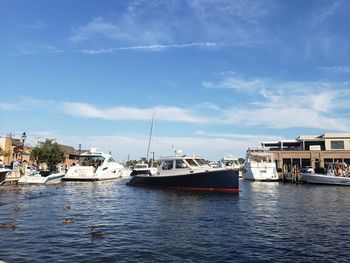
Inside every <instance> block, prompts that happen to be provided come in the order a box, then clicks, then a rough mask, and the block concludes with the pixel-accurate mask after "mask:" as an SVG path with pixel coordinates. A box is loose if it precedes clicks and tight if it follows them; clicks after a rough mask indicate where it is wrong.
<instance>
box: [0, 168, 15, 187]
mask: <svg viewBox="0 0 350 263" xmlns="http://www.w3.org/2000/svg"><path fill="white" fill-rule="evenodd" d="M11 171H12V170H11V169H8V168H5V167H0V185H1V184H2V183H3V182H4V181H5V179H6V175H7V174H8V173H10V172H11Z"/></svg>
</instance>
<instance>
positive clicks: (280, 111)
mask: <svg viewBox="0 0 350 263" xmlns="http://www.w3.org/2000/svg"><path fill="white" fill-rule="evenodd" d="M233 113H234V114H233ZM224 122H225V123H226V124H231V125H239V124H241V123H244V124H245V125H247V126H252V127H254V126H258V127H259V126H260V127H269V128H277V129H286V128H292V127H303V128H317V129H322V130H334V131H343V132H344V131H349V130H350V122H349V121H348V118H341V117H337V116H330V115H325V114H322V113H321V112H318V111H315V110H312V109H307V108H299V107H297V108H295V107H294V108H290V107H275V108H257V109H249V110H246V109H232V110H231V111H227V114H226V119H225V120H224Z"/></svg>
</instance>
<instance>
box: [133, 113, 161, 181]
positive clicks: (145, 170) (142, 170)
mask: <svg viewBox="0 0 350 263" xmlns="http://www.w3.org/2000/svg"><path fill="white" fill-rule="evenodd" d="M153 126H154V113H153V116H152V122H151V130H150V133H149V138H148V147H147V155H146V161H148V160H149V159H148V157H149V151H150V148H151V140H152V134H153ZM153 161H154V160H153V159H152V164H153ZM156 172H157V168H156V167H149V166H148V164H147V163H144V162H142V163H137V164H136V165H135V166H134V169H133V170H132V172H131V174H130V176H135V175H138V174H143V175H149V176H151V175H154V174H155V173H156Z"/></svg>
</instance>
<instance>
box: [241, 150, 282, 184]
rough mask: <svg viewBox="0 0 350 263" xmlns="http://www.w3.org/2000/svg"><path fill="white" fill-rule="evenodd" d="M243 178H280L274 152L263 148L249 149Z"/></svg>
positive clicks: (272, 179) (266, 179)
mask: <svg viewBox="0 0 350 263" xmlns="http://www.w3.org/2000/svg"><path fill="white" fill-rule="evenodd" d="M243 178H244V179H246V180H252V181H277V180H278V179H279V178H278V173H277V169H276V163H275V161H274V158H273V153H268V152H266V151H264V150H262V149H248V150H247V156H246V159H245V162H244V171H243Z"/></svg>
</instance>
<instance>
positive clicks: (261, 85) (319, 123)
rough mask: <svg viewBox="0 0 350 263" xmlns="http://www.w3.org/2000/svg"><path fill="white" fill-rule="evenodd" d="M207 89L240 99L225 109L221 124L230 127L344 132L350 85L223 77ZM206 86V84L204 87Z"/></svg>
mask: <svg viewBox="0 0 350 263" xmlns="http://www.w3.org/2000/svg"><path fill="white" fill-rule="evenodd" d="M221 77H222V79H221V80H218V81H216V82H208V81H207V82H204V84H203V86H204V87H206V88H208V87H210V88H222V89H231V90H232V91H234V92H235V95H236V96H239V97H240V101H241V104H240V105H241V106H236V107H234V108H232V109H226V110H225V113H224V114H223V116H222V118H221V121H222V122H223V123H226V124H231V125H247V126H260V127H269V128H278V129H284V128H291V127H305V128H318V129H327V130H335V131H348V130H349V129H350V121H349V116H348V115H344V113H343V115H339V112H340V111H341V110H347V109H349V108H350V107H349V105H347V104H345V103H344V101H347V100H349V99H350V91H349V87H350V83H347V82H342V83H339V82H302V81H277V80H272V79H264V78H253V79H244V78H242V77H240V76H238V75H237V74H224V75H222V76H221ZM208 83H210V84H208Z"/></svg>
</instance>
